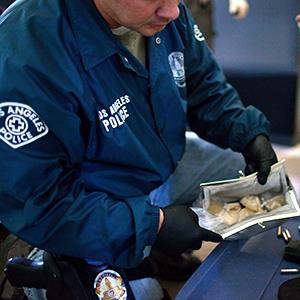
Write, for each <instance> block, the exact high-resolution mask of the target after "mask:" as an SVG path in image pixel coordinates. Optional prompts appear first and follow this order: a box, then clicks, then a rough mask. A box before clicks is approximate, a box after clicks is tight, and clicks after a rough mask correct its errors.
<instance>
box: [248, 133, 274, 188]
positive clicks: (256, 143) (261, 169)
mask: <svg viewBox="0 0 300 300" xmlns="http://www.w3.org/2000/svg"><path fill="white" fill-rule="evenodd" d="M242 154H243V155H244V158H245V161H246V164H247V166H246V169H245V174H246V175H249V174H251V173H254V172H258V174H257V179H258V182H259V183H260V184H265V183H266V182H267V179H268V176H269V173H270V170H271V166H272V165H273V164H275V163H276V162H277V161H278V160H277V157H276V154H275V152H274V150H273V148H272V145H271V143H270V141H269V140H268V139H267V137H266V136H264V135H262V134H260V135H258V136H256V137H255V138H254V139H253V140H252V141H250V142H249V144H248V145H247V146H246V148H245V151H244V152H243V153H242Z"/></svg>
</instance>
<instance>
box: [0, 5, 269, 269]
mask: <svg viewBox="0 0 300 300" xmlns="http://www.w3.org/2000/svg"><path fill="white" fill-rule="evenodd" d="M179 8H180V16H179V18H178V19H177V20H175V21H173V22H171V23H170V24H168V25H167V26H166V28H165V29H164V30H163V31H162V32H159V33H157V34H156V35H154V36H152V37H148V38H146V53H147V57H146V67H145V66H143V65H142V64H141V63H140V62H139V61H138V60H137V59H136V58H135V57H134V56H133V55H132V54H131V53H130V52H129V51H128V50H127V49H126V48H125V47H123V45H122V44H121V43H120V42H119V40H118V39H117V38H116V37H115V36H114V35H113V34H112V32H111V30H110V29H109V27H108V25H107V24H106V22H105V21H104V19H103V18H102V17H101V15H100V14H99V12H98V11H97V10H96V8H95V6H94V3H93V1H91V0H87V1H82V0H51V1H46V0H26V1H25V0H20V1H17V2H16V3H14V4H13V5H12V6H10V8H9V9H8V10H6V11H5V12H4V14H3V15H2V16H1V17H0V45H1V51H0V155H1V161H0V166H1V173H0V220H1V221H2V222H3V224H4V225H5V226H6V227H7V228H8V229H9V230H10V231H11V232H13V233H15V234H16V235H18V236H19V237H20V238H22V239H24V240H25V241H27V242H29V243H30V244H32V245H34V246H38V247H40V248H42V249H45V250H47V251H50V252H52V253H57V254H64V255H69V256H75V257H83V258H89V259H96V260H100V261H103V262H105V263H108V264H112V265H116V266H121V267H129V266H134V265H136V264H137V263H138V262H140V261H141V260H142V257H143V251H144V249H145V247H146V246H149V245H153V243H154V242H155V239H156V236H157V229H158V222H159V208H158V207H156V206H153V205H151V203H150V200H149V197H148V195H149V193H150V192H151V191H152V190H153V189H155V188H157V187H158V186H160V185H161V184H162V183H163V182H164V181H165V180H166V179H167V178H168V177H169V176H170V174H171V173H172V172H173V171H174V169H175V168H176V165H177V162H178V160H180V158H181V156H182V154H183V151H184V145H185V129H186V119H187V121H188V123H189V126H190V127H191V129H192V130H193V131H195V132H196V133H197V134H198V135H199V136H201V137H203V138H205V139H207V140H209V141H211V142H213V143H215V144H217V145H219V146H221V147H224V148H227V147H230V148H232V149H233V150H236V151H242V150H243V149H244V147H245V145H246V144H247V143H248V142H249V141H250V140H251V139H252V138H253V137H254V136H256V135H257V134H259V133H264V134H268V130H269V123H268V121H267V120H266V118H265V116H264V115H263V114H262V113H261V112H259V111H258V110H256V109H255V108H254V107H251V106H250V107H247V108H245V107H244V106H243V105H242V103H241V101H240V99H239V96H238V94H237V93H236V91H235V90H234V89H233V88H232V87H231V86H230V85H229V84H228V83H227V82H226V80H225V78H224V75H223V73H222V71H221V70H220V68H219V66H218V65H217V63H216V61H215V59H214V58H213V55H212V53H211V51H210V50H209V49H208V47H207V45H206V43H205V41H204V37H203V36H202V34H201V32H200V31H199V29H198V27H197V25H195V24H194V22H193V20H192V18H191V16H190V15H189V12H188V11H187V9H186V7H185V6H184V5H183V4H180V5H179Z"/></svg>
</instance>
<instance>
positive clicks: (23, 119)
mask: <svg viewBox="0 0 300 300" xmlns="http://www.w3.org/2000/svg"><path fill="white" fill-rule="evenodd" d="M48 131H49V129H48V127H47V125H46V124H45V122H44V121H42V120H41V118H40V117H39V116H38V114H37V113H36V112H35V111H34V110H33V109H32V108H31V107H30V106H28V105H26V104H22V103H17V102H3V103H0V139H1V140H2V141H3V142H5V143H6V144H7V145H9V146H10V147H12V148H14V149H16V148H19V147H22V146H24V145H27V144H29V143H32V142H33V141H35V140H37V139H39V138H41V137H42V136H44V135H46V134H47V133H48Z"/></svg>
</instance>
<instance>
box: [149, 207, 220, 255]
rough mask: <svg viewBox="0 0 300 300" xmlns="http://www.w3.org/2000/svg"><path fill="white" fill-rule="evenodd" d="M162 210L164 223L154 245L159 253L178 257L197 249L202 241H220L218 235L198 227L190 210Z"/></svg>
mask: <svg viewBox="0 0 300 300" xmlns="http://www.w3.org/2000/svg"><path fill="white" fill-rule="evenodd" d="M162 210H163V213H164V221H163V224H162V226H161V229H160V231H159V233H158V236H157V240H156V242H155V244H154V246H155V247H157V248H158V249H160V250H161V251H163V252H165V253H167V254H171V255H178V254H181V253H183V252H184V251H186V250H188V249H192V250H196V249H199V248H200V247H201V244H202V241H204V240H205V241H212V242H220V241H222V237H221V236H220V235H218V234H216V233H214V232H212V231H209V230H207V229H204V228H202V227H200V226H199V225H198V216H197V215H196V213H195V212H193V211H192V210H191V209H190V208H188V207H186V206H182V205H171V206H168V207H165V208H163V209H162Z"/></svg>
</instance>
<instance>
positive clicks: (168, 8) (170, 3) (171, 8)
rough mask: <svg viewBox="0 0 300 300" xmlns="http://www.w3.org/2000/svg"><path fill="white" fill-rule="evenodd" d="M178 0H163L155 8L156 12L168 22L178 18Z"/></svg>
mask: <svg viewBox="0 0 300 300" xmlns="http://www.w3.org/2000/svg"><path fill="white" fill-rule="evenodd" d="M178 5H179V1H178V0H165V1H163V2H162V4H161V6H160V7H159V9H158V10H157V12H156V14H157V16H158V17H160V18H162V19H166V20H168V21H169V22H170V21H173V20H175V19H177V18H178V16H179V8H178Z"/></svg>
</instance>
